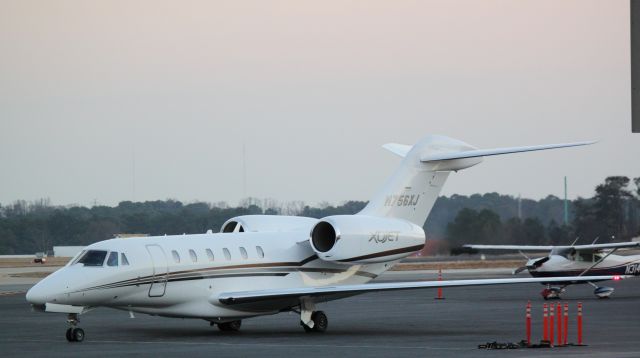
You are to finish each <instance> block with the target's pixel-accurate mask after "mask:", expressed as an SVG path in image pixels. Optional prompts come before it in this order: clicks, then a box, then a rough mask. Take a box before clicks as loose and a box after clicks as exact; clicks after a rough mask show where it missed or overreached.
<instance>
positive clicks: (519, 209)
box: [518, 194, 522, 220]
mask: <svg viewBox="0 0 640 358" xmlns="http://www.w3.org/2000/svg"><path fill="white" fill-rule="evenodd" d="M518 219H520V220H522V197H520V194H518Z"/></svg>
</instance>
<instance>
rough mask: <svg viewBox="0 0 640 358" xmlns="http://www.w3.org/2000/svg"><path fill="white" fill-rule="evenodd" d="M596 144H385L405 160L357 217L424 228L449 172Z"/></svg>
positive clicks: (431, 139)
mask: <svg viewBox="0 0 640 358" xmlns="http://www.w3.org/2000/svg"><path fill="white" fill-rule="evenodd" d="M593 143H595V142H592V141H590V142H574V143H559V144H544V145H533V146H524V147H507V148H492V149H477V148H475V147H473V146H471V145H469V144H467V143H465V142H463V141H460V140H457V139H453V138H449V137H445V136H439V135H431V136H427V137H425V138H423V139H422V140H421V141H419V142H418V143H416V144H415V145H414V146H413V147H410V146H406V145H402V144H396V143H391V144H386V145H385V146H384V148H385V149H388V150H390V151H391V152H393V153H394V154H396V155H398V156H401V157H404V159H403V160H402V163H401V164H400V167H399V168H398V170H396V172H395V173H394V174H393V176H391V178H389V180H387V182H386V184H385V185H384V187H383V188H382V190H380V191H379V192H378V193H377V194H376V195H375V196H374V197H373V199H371V201H370V202H369V204H368V205H367V206H366V207H365V208H364V209H362V211H361V212H360V213H359V214H362V215H370V216H381V217H391V218H399V219H405V220H408V221H411V222H412V223H414V224H416V225H420V226H423V225H424V222H425V221H426V220H427V216H429V213H430V212H431V209H432V208H433V204H435V202H436V199H438V195H439V194H440V190H442V186H443V185H444V182H445V181H446V180H447V177H448V176H449V173H450V172H451V171H458V170H460V169H465V168H469V167H471V166H474V165H476V164H478V163H480V162H481V161H482V158H483V157H486V156H492V155H502V154H513V153H522V152H532V151H539V150H547V149H557V148H568V147H576V146H582V145H589V144H593Z"/></svg>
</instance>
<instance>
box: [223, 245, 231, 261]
mask: <svg viewBox="0 0 640 358" xmlns="http://www.w3.org/2000/svg"><path fill="white" fill-rule="evenodd" d="M222 252H224V257H225V258H226V259H227V260H231V253H230V252H229V249H227V248H226V247H225V248H224V249H222Z"/></svg>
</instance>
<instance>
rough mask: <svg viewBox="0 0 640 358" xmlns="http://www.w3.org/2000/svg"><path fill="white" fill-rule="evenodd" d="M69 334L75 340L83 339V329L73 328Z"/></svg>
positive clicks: (80, 340)
mask: <svg viewBox="0 0 640 358" xmlns="http://www.w3.org/2000/svg"><path fill="white" fill-rule="evenodd" d="M71 335H72V336H73V340H74V341H75V342H82V341H84V330H83V329H82V328H74V329H73V331H71Z"/></svg>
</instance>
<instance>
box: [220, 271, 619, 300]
mask: <svg viewBox="0 0 640 358" xmlns="http://www.w3.org/2000/svg"><path fill="white" fill-rule="evenodd" d="M621 278H624V276H579V277H578V276H571V277H546V278H541V277H536V278H497V279H475V280H451V281H415V282H388V283H387V282H384V283H366V284H359V285H339V286H321V287H295V288H278V289H268V290H256V291H238V292H223V293H221V294H220V295H218V297H217V300H218V301H219V302H220V303H223V304H225V305H251V304H256V303H267V302H268V301H272V302H273V301H280V302H282V301H287V300H289V301H290V302H291V304H292V305H296V302H298V300H299V298H301V297H321V298H322V297H324V298H327V297H331V296H336V297H333V298H329V299H325V300H330V299H335V298H342V297H348V296H353V295H357V294H361V293H367V292H380V291H393V290H412V289H420V288H438V287H466V286H484V285H508V284H518V283H554V282H563V283H568V282H571V283H577V282H585V281H587V282H595V281H606V280H619V279H621Z"/></svg>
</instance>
